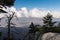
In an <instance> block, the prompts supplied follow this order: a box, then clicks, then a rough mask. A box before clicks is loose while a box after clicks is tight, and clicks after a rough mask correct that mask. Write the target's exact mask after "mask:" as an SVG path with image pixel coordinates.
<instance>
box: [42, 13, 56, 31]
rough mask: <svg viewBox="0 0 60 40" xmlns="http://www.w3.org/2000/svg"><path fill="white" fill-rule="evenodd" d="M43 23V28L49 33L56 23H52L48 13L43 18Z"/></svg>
mask: <svg viewBox="0 0 60 40" xmlns="http://www.w3.org/2000/svg"><path fill="white" fill-rule="evenodd" d="M43 23H44V26H45V27H47V30H46V31H47V32H49V31H50V32H51V31H53V26H54V24H55V23H56V22H53V16H52V15H51V14H50V13H48V14H47V15H46V16H45V17H44V18H43Z"/></svg>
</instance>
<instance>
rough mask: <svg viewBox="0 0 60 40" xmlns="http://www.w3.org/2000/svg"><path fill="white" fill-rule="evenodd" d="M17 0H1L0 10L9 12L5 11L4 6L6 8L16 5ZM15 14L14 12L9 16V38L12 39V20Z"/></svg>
mask: <svg viewBox="0 0 60 40" xmlns="http://www.w3.org/2000/svg"><path fill="white" fill-rule="evenodd" d="M14 2H15V0H0V8H1V9H0V12H2V13H8V12H6V11H4V10H3V9H2V8H3V7H4V8H6V6H8V7H10V6H13V5H14ZM13 16H14V13H13V14H12V15H10V16H9V17H8V40H10V22H11V20H12V18H13Z"/></svg>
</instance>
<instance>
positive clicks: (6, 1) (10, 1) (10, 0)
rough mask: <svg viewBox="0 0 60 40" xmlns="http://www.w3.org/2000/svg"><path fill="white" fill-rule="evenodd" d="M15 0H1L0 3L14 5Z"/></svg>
mask: <svg viewBox="0 0 60 40" xmlns="http://www.w3.org/2000/svg"><path fill="white" fill-rule="evenodd" d="M14 2H15V0H0V5H2V6H12V5H14Z"/></svg>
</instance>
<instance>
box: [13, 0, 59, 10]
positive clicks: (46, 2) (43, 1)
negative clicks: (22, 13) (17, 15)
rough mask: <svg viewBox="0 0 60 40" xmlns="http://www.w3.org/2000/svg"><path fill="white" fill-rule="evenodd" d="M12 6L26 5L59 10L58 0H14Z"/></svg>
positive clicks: (30, 7)
mask: <svg viewBox="0 0 60 40" xmlns="http://www.w3.org/2000/svg"><path fill="white" fill-rule="evenodd" d="M14 6H15V7H16V8H17V9H20V8H22V7H27V8H29V9H32V8H46V9H53V10H60V0H16V1H15V4H14Z"/></svg>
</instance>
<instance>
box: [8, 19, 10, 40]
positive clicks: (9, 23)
mask: <svg viewBox="0 0 60 40" xmlns="http://www.w3.org/2000/svg"><path fill="white" fill-rule="evenodd" d="M8 40H10V20H9V19H8Z"/></svg>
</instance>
